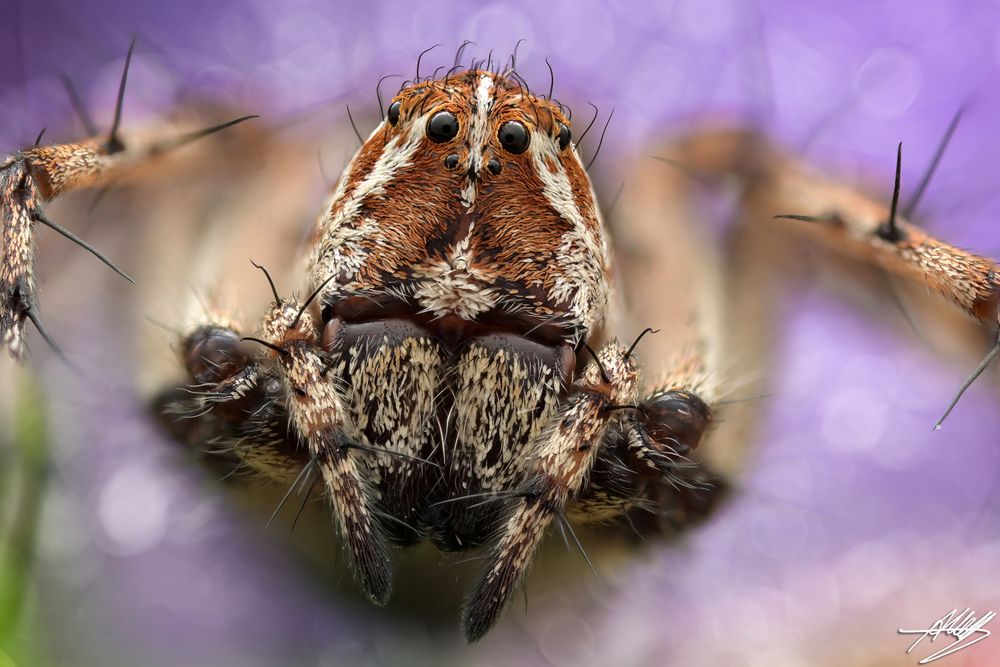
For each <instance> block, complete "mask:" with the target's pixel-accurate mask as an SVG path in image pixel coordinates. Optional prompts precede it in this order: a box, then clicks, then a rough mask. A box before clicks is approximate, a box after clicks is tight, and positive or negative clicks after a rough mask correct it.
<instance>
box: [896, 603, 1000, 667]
mask: <svg viewBox="0 0 1000 667" xmlns="http://www.w3.org/2000/svg"><path fill="white" fill-rule="evenodd" d="M996 615H997V613H996V612H995V611H990V612H987V613H985V614H983V615H982V616H981V617H980V618H976V612H974V611H972V610H971V609H969V608H968V607H966V608H965V611H961V612H960V611H959V610H958V609H952V610H951V611H949V612H948V613H947V614H945V615H944V616H942V617H941V618H939V619H938V620H936V621H934V624H933V625H932V626H931V627H930V628H928V629H927V630H903V629H902V628H900V629H899V634H901V635H920V636H919V637H917V641H915V642H913V643H912V644H910V648H908V649H906V652H907V653H909V652H910V651H912V650H913V649H914V648H915V647H916V645H917V644H919V643H920V642H921V641H923V640H924V638H925V637H930V638H931V641H932V642H933V641H934V640H935V639H937V638H938V636H940V635H950V636H951V637H954V638H955V641H954V642H952V643H951V644H949V645H948V646H945V647H944V648H942V649H941V650H940V651H937V652H935V653H932V654H931V655H929V656H927V657H926V658H924V659H923V660H921V661H920V662H919V663H918V664H921V665H926V664H927V663H929V662H934V661H935V660H937V659H938V658H943V657H945V656H946V655H951V654H952V653H955V652H956V651H961V650H962V649H964V648H969V647H970V646H972V645H973V644H975V643H976V642H979V641H982V640H984V639H986V638H987V637H989V636H990V631H989V630H986V629H984V628H983V626H984V625H986V624H987V623H989V622H990V621H992V620H993V617H994V616H996ZM976 634H978V636H977V637H975V638H974V639H972V640H971V641H966V640H967V639H969V638H970V637H972V636H973V635H976Z"/></svg>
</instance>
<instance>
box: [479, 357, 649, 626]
mask: <svg viewBox="0 0 1000 667" xmlns="http://www.w3.org/2000/svg"><path fill="white" fill-rule="evenodd" d="M594 361H595V363H593V364H591V365H590V366H588V367H587V368H586V369H585V371H584V373H583V375H582V377H581V378H580V379H579V380H578V381H577V383H576V389H577V391H576V393H573V394H570V395H569V396H568V397H567V399H566V401H565V402H564V404H563V405H562V407H561V408H560V411H559V413H558V414H557V415H556V416H555V418H554V419H553V420H552V422H551V423H550V426H549V427H548V428H547V429H546V430H545V431H544V432H543V433H542V434H541V435H540V436H539V438H538V440H537V441H536V442H535V443H534V446H533V447H532V451H533V452H535V454H534V458H535V462H536V463H535V466H534V471H533V472H532V473H531V474H530V475H529V478H528V481H527V482H526V484H525V487H524V489H523V494H521V495H520V497H519V499H518V501H517V502H516V503H515V504H514V505H513V509H512V512H511V514H510V515H509V517H508V519H507V521H506V523H505V524H504V525H503V526H502V528H501V529H500V537H499V540H498V542H497V544H496V545H495V546H494V547H493V549H492V550H491V552H490V554H489V556H488V558H487V562H486V569H485V571H484V573H483V575H482V577H481V578H480V579H479V581H478V582H477V584H476V585H475V587H474V588H473V591H472V594H471V595H470V596H469V598H468V599H467V601H466V604H465V608H464V613H463V627H464V630H465V637H466V639H467V640H468V641H469V642H475V641H478V640H479V639H481V638H482V637H483V636H484V635H485V634H486V633H487V632H488V631H489V629H490V628H491V627H493V625H494V624H495V623H496V621H497V619H498V618H499V617H500V615H501V613H502V612H503V611H504V609H506V607H507V605H508V604H509V602H510V599H511V597H512V596H513V594H514V593H515V591H517V590H518V587H519V586H520V583H521V581H522V580H523V578H524V576H525V574H526V573H527V571H528V569H529V568H530V566H531V563H532V561H533V560H534V556H535V554H536V552H537V550H538V547H539V545H540V543H541V540H542V537H543V536H544V534H545V532H546V529H547V528H548V526H549V524H551V522H552V521H553V519H556V518H557V517H560V516H561V515H563V514H564V510H565V508H566V506H567V503H568V502H569V500H570V498H571V497H572V496H575V495H576V494H578V493H579V492H580V491H581V490H582V489H583V488H584V486H585V485H586V482H587V477H588V475H589V473H590V469H591V467H592V466H593V464H594V461H595V459H596V457H597V455H598V453H599V451H600V445H601V442H602V440H603V438H604V436H605V434H606V433H607V431H608V429H609V428H610V427H611V425H612V424H614V423H615V422H617V421H618V418H619V415H620V414H621V410H619V409H618V408H619V407H621V406H624V405H627V404H634V403H635V400H636V397H637V392H638V371H637V367H636V364H635V361H634V359H633V358H632V357H630V356H629V355H628V354H627V348H625V347H622V346H620V345H618V344H617V343H615V342H612V343H609V344H608V345H606V346H604V347H603V348H602V349H601V351H600V352H599V353H598V354H597V355H596V357H595V360H594Z"/></svg>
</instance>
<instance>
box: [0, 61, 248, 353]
mask: <svg viewBox="0 0 1000 667" xmlns="http://www.w3.org/2000/svg"><path fill="white" fill-rule="evenodd" d="M131 54H132V51H131V49H130V50H129V58H127V59H126V69H125V73H124V74H123V76H122V82H121V83H122V87H121V90H120V91H119V104H118V106H117V108H116V110H115V122H114V127H113V128H112V131H111V133H110V134H109V135H108V136H100V137H94V138H91V139H87V140H84V141H80V142H75V143H66V144H56V145H50V146H37V145H36V146H33V147H30V148H26V149H24V150H21V151H18V152H17V153H14V154H13V155H10V156H7V157H6V158H2V159H0V242H2V243H0V344H2V345H3V346H4V347H5V348H7V352H8V354H10V355H11V356H12V357H13V358H14V359H17V360H21V359H23V358H24V355H25V352H26V346H25V342H24V325H25V321H26V320H28V319H30V320H32V321H33V322H34V323H35V324H36V327H37V328H39V333H41V334H42V335H43V337H45V338H46V339H47V340H48V336H47V334H46V333H45V332H44V331H43V330H42V328H41V326H40V322H41V320H40V319H39V316H38V298H37V294H36V291H37V290H36V279H35V272H34V235H33V232H34V227H35V225H36V223H39V224H42V225H45V226H47V227H49V228H51V229H53V230H54V231H56V232H57V233H59V234H61V235H62V236H64V237H66V238H67V239H69V240H70V241H72V242H74V243H76V244H77V245H79V246H80V247H82V248H83V249H85V250H87V251H88V252H90V253H91V254H93V255H94V256H95V257H96V258H97V259H98V260H100V261H101V262H103V263H104V264H106V265H107V266H108V267H110V268H111V269H112V270H113V271H115V272H116V273H118V274H119V275H121V276H122V277H123V278H125V279H126V280H128V281H129V282H134V281H133V280H132V278H131V277H129V276H128V275H127V274H126V273H125V272H124V271H122V270H121V269H120V268H118V266H117V265H115V264H114V262H112V261H111V260H110V259H109V258H107V257H106V256H104V255H103V254H102V253H101V252H100V251H99V250H97V249H96V248H94V247H93V246H91V245H90V244H88V243H87V242H86V241H84V240H83V239H81V238H79V237H78V236H76V235H75V234H74V233H73V232H71V231H70V230H68V229H65V228H64V227H62V226H61V225H59V224H58V223H57V222H56V221H53V220H51V219H49V218H48V217H47V216H46V215H45V211H44V207H45V204H47V203H48V202H50V201H52V200H53V199H54V198H56V197H58V196H59V195H62V194H65V193H68V192H71V191H73V190H80V189H84V188H93V187H104V186H107V185H108V184H110V183H112V182H114V181H117V180H121V179H123V178H134V177H135V175H136V174H137V173H138V172H140V171H141V169H139V167H142V166H144V165H145V164H147V163H149V162H151V161H152V160H153V158H155V157H157V156H159V155H162V154H164V153H167V152H170V151H172V150H174V149H176V148H179V147H181V146H183V145H185V144H188V143H191V142H193V141H196V140H198V139H200V138H202V137H205V136H208V135H210V134H214V133H215V132H218V131H221V130H224V129H226V128H228V127H232V126H233V125H236V124H238V123H241V122H243V121H245V120H249V119H250V118H254V117H255V116H243V117H240V118H237V119H234V120H231V121H228V122H225V123H221V124H219V125H214V126H211V127H207V128H202V129H198V130H195V131H193V132H189V133H187V134H182V135H179V136H174V137H169V138H163V137H149V136H141V135H140V134H136V135H135V136H130V137H128V138H127V140H126V139H125V138H123V137H122V135H121V133H120V132H119V122H120V120H121V96H122V94H123V93H124V86H125V81H126V78H127V72H128V62H129V61H130V60H131ZM49 342H50V343H51V341H49Z"/></svg>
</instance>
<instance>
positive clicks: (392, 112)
mask: <svg viewBox="0 0 1000 667" xmlns="http://www.w3.org/2000/svg"><path fill="white" fill-rule="evenodd" d="M401 106H403V105H402V104H400V103H399V102H393V103H392V104H390V105H389V112H388V113H387V114H386V117H387V118H388V119H389V124H390V125H392V126H393V127H395V125H396V123H398V122H399V107H401Z"/></svg>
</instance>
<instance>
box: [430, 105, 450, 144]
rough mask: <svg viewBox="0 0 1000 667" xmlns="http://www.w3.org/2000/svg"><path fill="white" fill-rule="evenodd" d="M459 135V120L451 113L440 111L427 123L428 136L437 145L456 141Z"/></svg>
mask: <svg viewBox="0 0 1000 667" xmlns="http://www.w3.org/2000/svg"><path fill="white" fill-rule="evenodd" d="M456 134H458V119H457V118H455V114H453V113H452V112H450V111H438V112H437V113H436V114H434V115H433V116H431V119H430V120H429V121H427V136H428V137H430V138H431V141H433V142H435V143H439V144H440V143H443V142H445V141H448V140H449V139H454V138H455V135H456Z"/></svg>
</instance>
